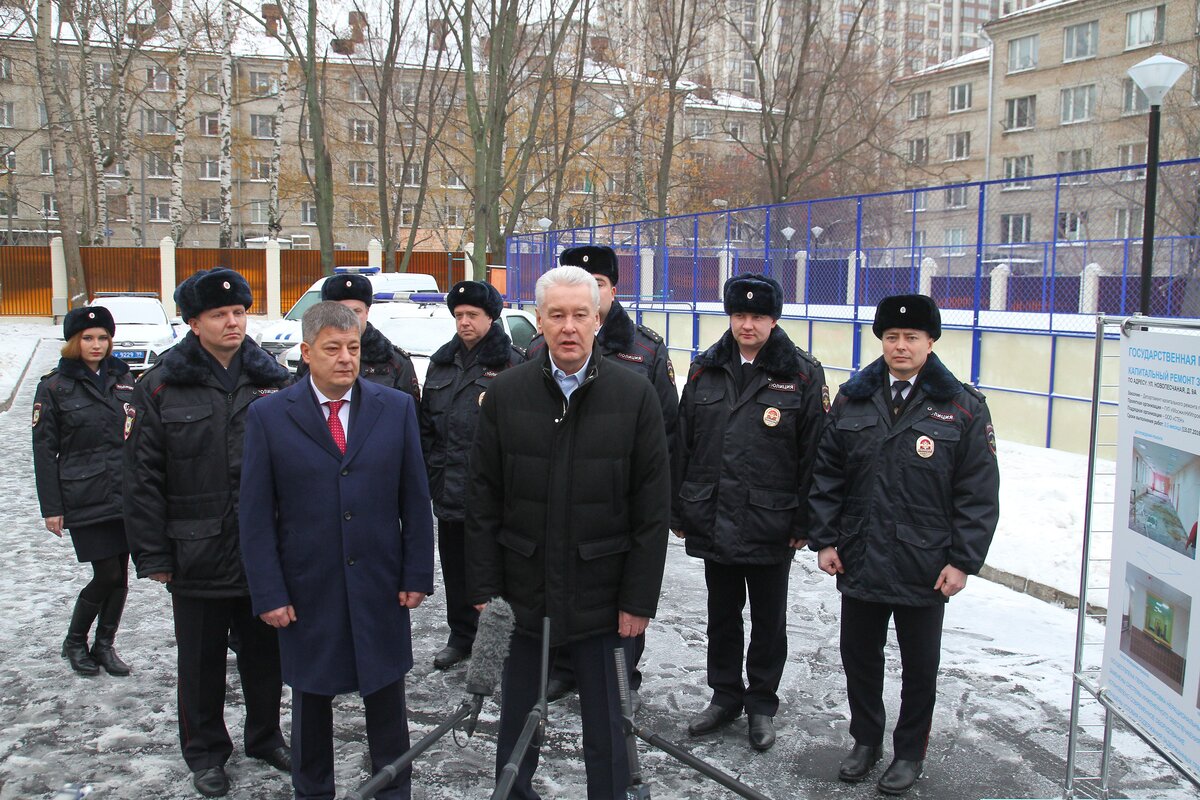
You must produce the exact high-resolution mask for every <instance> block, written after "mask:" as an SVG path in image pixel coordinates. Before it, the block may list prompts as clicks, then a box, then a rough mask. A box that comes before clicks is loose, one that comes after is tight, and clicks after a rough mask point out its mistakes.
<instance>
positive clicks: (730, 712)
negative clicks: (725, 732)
mask: <svg viewBox="0 0 1200 800" xmlns="http://www.w3.org/2000/svg"><path fill="white" fill-rule="evenodd" d="M741 715H742V712H741V710H739V709H731V708H722V707H721V706H719V705H717V704H716V703H709V704H708V708H706V709H704V710H703V711H701V712H700V713H699V714H697V715H696V716H694V717H692V720H691V722H689V723H688V733H689V734H690V735H692V736H704V735H705V734H708V733H715V732H716V731H719V730H720V729H721V728H724V727H725V726H726V725H728V724H729V723H731V722H733V721H734V720H735V719H737V718H738V717H740V716H741Z"/></svg>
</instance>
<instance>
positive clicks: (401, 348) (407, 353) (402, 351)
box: [392, 345, 412, 361]
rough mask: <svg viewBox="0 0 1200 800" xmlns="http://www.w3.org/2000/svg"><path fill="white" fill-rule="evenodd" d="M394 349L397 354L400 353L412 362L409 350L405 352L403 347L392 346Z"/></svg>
mask: <svg viewBox="0 0 1200 800" xmlns="http://www.w3.org/2000/svg"><path fill="white" fill-rule="evenodd" d="M392 347H393V348H394V349H395V350H396V352H397V353H399V354H400V355H402V356H404V357H405V358H407V359H408V360H409V361H412V355H411V354H409V352H408V351H407V350H405V349H404V348H403V347H399V346H397V345H392Z"/></svg>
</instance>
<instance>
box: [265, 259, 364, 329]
mask: <svg viewBox="0 0 1200 800" xmlns="http://www.w3.org/2000/svg"><path fill="white" fill-rule="evenodd" d="M371 241H374V239H372V240H371ZM266 251H267V252H266V257H267V319H279V318H280V317H281V316H283V309H282V308H281V306H282V305H283V301H282V299H281V291H282V290H281V287H280V268H279V240H278V239H268V240H267V247H266Z"/></svg>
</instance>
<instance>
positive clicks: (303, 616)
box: [240, 302, 433, 800]
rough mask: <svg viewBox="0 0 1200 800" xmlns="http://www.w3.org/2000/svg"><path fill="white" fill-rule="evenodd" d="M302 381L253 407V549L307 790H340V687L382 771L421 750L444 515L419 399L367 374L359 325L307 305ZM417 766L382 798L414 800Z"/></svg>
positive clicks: (244, 508) (248, 540)
mask: <svg viewBox="0 0 1200 800" xmlns="http://www.w3.org/2000/svg"><path fill="white" fill-rule="evenodd" d="M302 325H303V336H304V342H303V344H302V345H301V353H302V356H303V358H304V360H305V362H306V363H307V364H308V365H309V369H310V373H309V378H308V380H301V381H298V382H297V383H295V384H293V385H292V386H290V387H288V388H287V389H285V390H284V391H282V392H279V393H278V394H277V395H276V396H274V397H271V398H268V400H269V402H268V401H263V402H264V403H265V404H264V405H263V407H262V408H261V409H260V408H253V409H252V410H251V414H250V417H249V419H248V420H247V423H246V445H245V463H244V465H243V469H242V494H241V509H240V519H241V531H242V554H243V557H244V559H245V562H246V576H247V578H248V579H249V582H250V593H251V599H252V601H253V606H254V612H255V613H256V614H258V615H259V616H260V617H261V618H262V619H263V620H264V621H265V622H266V623H267V624H269V625H271V626H273V627H275V628H277V629H278V630H279V649H280V660H281V663H282V667H283V679H284V681H285V682H287V683H288V684H289V685H290V686H291V687H292V689H293V695H292V749H293V753H292V755H293V766H292V785H293V786H294V788H295V790H296V797H297V798H320V799H321V800H332V798H333V796H334V781H333V729H332V724H333V720H332V711H331V705H332V701H333V697H334V696H335V695H338V694H344V693H346V692H353V691H358V692H359V693H360V694H362V696H363V702H364V705H365V707H366V718H367V742H368V746H369V748H370V753H371V764H372V768H373V769H374V770H375V771H378V770H379V769H381V768H382V767H384V766H386V765H387V764H389V763H390V762H392V761H394V760H395V759H396V758H398V757H399V756H400V755H402V754H403V753H404V752H405V751H406V750H407V749H408V746H409V737H408V720H407V715H406V710H405V702H404V675H405V673H406V672H408V670H409V669H410V668H411V667H412V646H411V628H410V625H409V610H410V609H413V608H416V607H417V606H419V605H420V604H421V601H422V600H424V598H425V596H426V595H428V594H429V593H431V592H432V591H433V517H432V514H431V512H430V505H429V487H428V484H427V482H426V477H425V464H424V459H423V458H422V455H421V440H420V434H419V432H418V428H417V415H416V404H415V403H414V402H413V399H412V398H411V397H409V396H408V395H406V394H403V393H401V392H398V391H396V390H394V389H389V388H386V387H381V386H378V385H376V384H373V383H371V382H369V381H366V380H363V379H361V378H359V377H358V376H359V362H358V357H359V322H358V319H357V317H355V315H354V313H353V312H352V311H350V310H349V309H347V308H345V307H344V306H342V305H340V304H338V303H333V302H322V303H318V304H317V305H315V306H313V307H312V308H310V309H309V310H308V311H306V312H305V314H304V319H303V322H302ZM410 780H411V771H407V772H405V773H404V774H402V775H401V776H400V777H399V778H398V779H397V780H396V782H395V783H393V784H392V785H391V786H390V787H389V788H388V789H386V790H385V791H383V792H381V793H380V794H379V795H378V797H380V798H385V800H401V799H406V798H408V797H409V794H410Z"/></svg>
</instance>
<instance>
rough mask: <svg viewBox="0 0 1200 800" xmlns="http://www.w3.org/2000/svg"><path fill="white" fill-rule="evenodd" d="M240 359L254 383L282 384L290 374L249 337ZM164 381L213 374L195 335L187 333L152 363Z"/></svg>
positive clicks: (197, 380)
mask: <svg viewBox="0 0 1200 800" xmlns="http://www.w3.org/2000/svg"><path fill="white" fill-rule="evenodd" d="M239 354H240V355H241V358H242V373H243V374H245V375H247V376H249V378H250V382H251V383H252V384H254V385H255V386H270V385H275V384H279V385H282V384H285V383H287V380H288V378H289V377H290V376H289V374H288V371H287V368H286V367H284V366H283V365H282V364H280V363H279V362H278V361H276V360H275V359H273V358H271V356H270V354H269V353H267V351H266V350H263V349H262V348H261V347H259V346H258V345H256V344H255V343H254V342H253V341H252V340H251V339H250V337H249V336H247V337H246V338H245V339H244V340H243V341H242V349H241V350H240V351H239ZM155 369H157V370H158V376H159V377H160V378H161V379H162V382H163V383H168V384H174V385H176V386H188V385H199V384H202V383H204V381H205V378H207V377H208V376H209V375H212V369H210V367H209V362H208V355H207V352H206V351H205V349H204V348H203V347H201V346H200V340H199V339H198V338H197V337H196V334H194V333H191V332H190V331H189V332H188V334H187V336H184V337H183V339H182V340H181V341H180V342H179V344H177V345H175V346H174V347H172V348H171V349H170V350H168V351H167V352H166V353H164V354H163V357H162V358H161V359H160V360H159V362H158V364H157V365H156V366H155Z"/></svg>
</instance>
